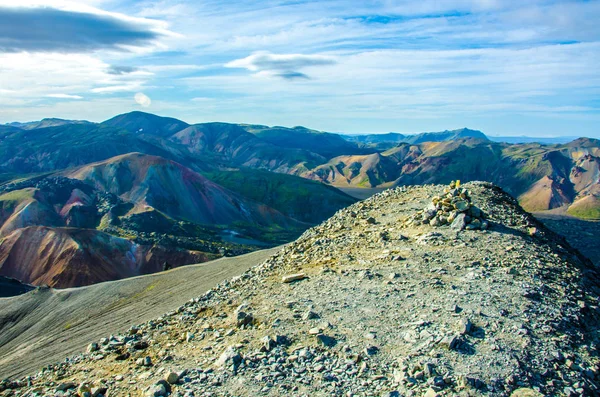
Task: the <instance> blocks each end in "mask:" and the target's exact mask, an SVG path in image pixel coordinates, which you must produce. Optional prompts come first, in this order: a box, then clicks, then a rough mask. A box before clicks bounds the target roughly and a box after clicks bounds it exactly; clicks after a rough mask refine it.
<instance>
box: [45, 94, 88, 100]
mask: <svg viewBox="0 0 600 397" xmlns="http://www.w3.org/2000/svg"><path fill="white" fill-rule="evenodd" d="M46 98H56V99H83V97H82V96H79V95H71V94H48V95H46Z"/></svg>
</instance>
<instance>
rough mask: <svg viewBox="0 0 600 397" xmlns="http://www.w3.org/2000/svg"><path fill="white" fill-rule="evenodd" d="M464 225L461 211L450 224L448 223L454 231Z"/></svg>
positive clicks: (462, 227)
mask: <svg viewBox="0 0 600 397" xmlns="http://www.w3.org/2000/svg"><path fill="white" fill-rule="evenodd" d="M465 226H466V222H465V214H462V213H461V214H458V215H456V218H454V220H453V221H452V224H451V225H450V227H451V228H452V229H453V230H456V231H461V230H463V229H464V228H465Z"/></svg>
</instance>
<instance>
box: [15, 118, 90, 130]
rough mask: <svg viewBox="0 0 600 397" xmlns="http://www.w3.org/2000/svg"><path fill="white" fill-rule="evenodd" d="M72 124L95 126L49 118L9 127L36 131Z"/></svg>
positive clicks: (84, 121)
mask: <svg viewBox="0 0 600 397" xmlns="http://www.w3.org/2000/svg"><path fill="white" fill-rule="evenodd" d="M71 124H93V123H92V122H89V121H86V120H64V119H57V118H47V119H42V120H40V121H30V122H27V123H19V122H14V123H8V124H7V125H8V126H11V127H16V128H19V129H22V130H35V129H37V128H48V127H60V126H63V125H71Z"/></svg>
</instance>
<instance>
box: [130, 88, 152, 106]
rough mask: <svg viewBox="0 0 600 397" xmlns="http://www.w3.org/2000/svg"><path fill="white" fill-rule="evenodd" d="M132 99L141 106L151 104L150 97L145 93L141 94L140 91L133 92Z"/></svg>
mask: <svg viewBox="0 0 600 397" xmlns="http://www.w3.org/2000/svg"><path fill="white" fill-rule="evenodd" d="M133 99H134V100H135V101H136V102H137V103H138V104H140V105H141V106H143V107H145V108H147V107H149V106H150V105H151V104H152V100H150V98H149V97H148V96H147V95H145V94H143V93H141V92H138V93H137V94H135V95H134V96H133Z"/></svg>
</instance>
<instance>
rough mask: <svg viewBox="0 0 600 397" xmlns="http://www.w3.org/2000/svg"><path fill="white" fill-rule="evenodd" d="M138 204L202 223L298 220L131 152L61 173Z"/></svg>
mask: <svg viewBox="0 0 600 397" xmlns="http://www.w3.org/2000/svg"><path fill="white" fill-rule="evenodd" d="M65 176H67V177H68V178H73V179H79V180H81V181H84V182H86V183H89V184H91V185H93V186H94V187H95V188H97V189H98V190H101V191H109V192H111V193H113V194H115V195H117V196H119V197H121V198H122V199H123V200H125V201H129V202H132V203H134V204H135V205H136V207H135V209H134V210H133V211H134V212H143V211H146V210H148V209H151V208H155V209H157V210H159V211H161V212H163V213H165V214H167V215H168V216H170V217H173V218H177V219H185V220H188V221H191V222H196V223H200V224H214V225H229V224H232V223H235V222H246V223H251V224H257V225H262V226H270V225H282V226H285V225H291V224H294V223H296V222H295V221H293V220H291V219H290V218H287V217H285V216H284V215H282V214H281V213H280V212H278V211H276V210H274V209H272V208H270V207H267V206H265V205H263V204H259V203H256V202H252V201H248V200H245V199H243V198H242V197H240V196H238V195H237V194H235V193H233V192H231V191H229V190H227V189H225V188H223V187H221V186H219V185H217V184H215V183H213V182H211V181H209V180H208V179H206V178H205V177H203V176H202V175H200V174H198V173H196V172H194V171H192V170H190V169H189V168H186V167H184V166H182V165H181V164H178V163H176V162H174V161H170V160H166V159H164V158H162V157H156V156H149V155H145V154H141V153H129V154H126V155H122V156H117V157H113V158H111V159H108V160H106V161H101V162H97V163H93V164H89V165H86V166H83V167H81V168H78V169H76V170H74V171H70V172H67V173H65Z"/></svg>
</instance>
